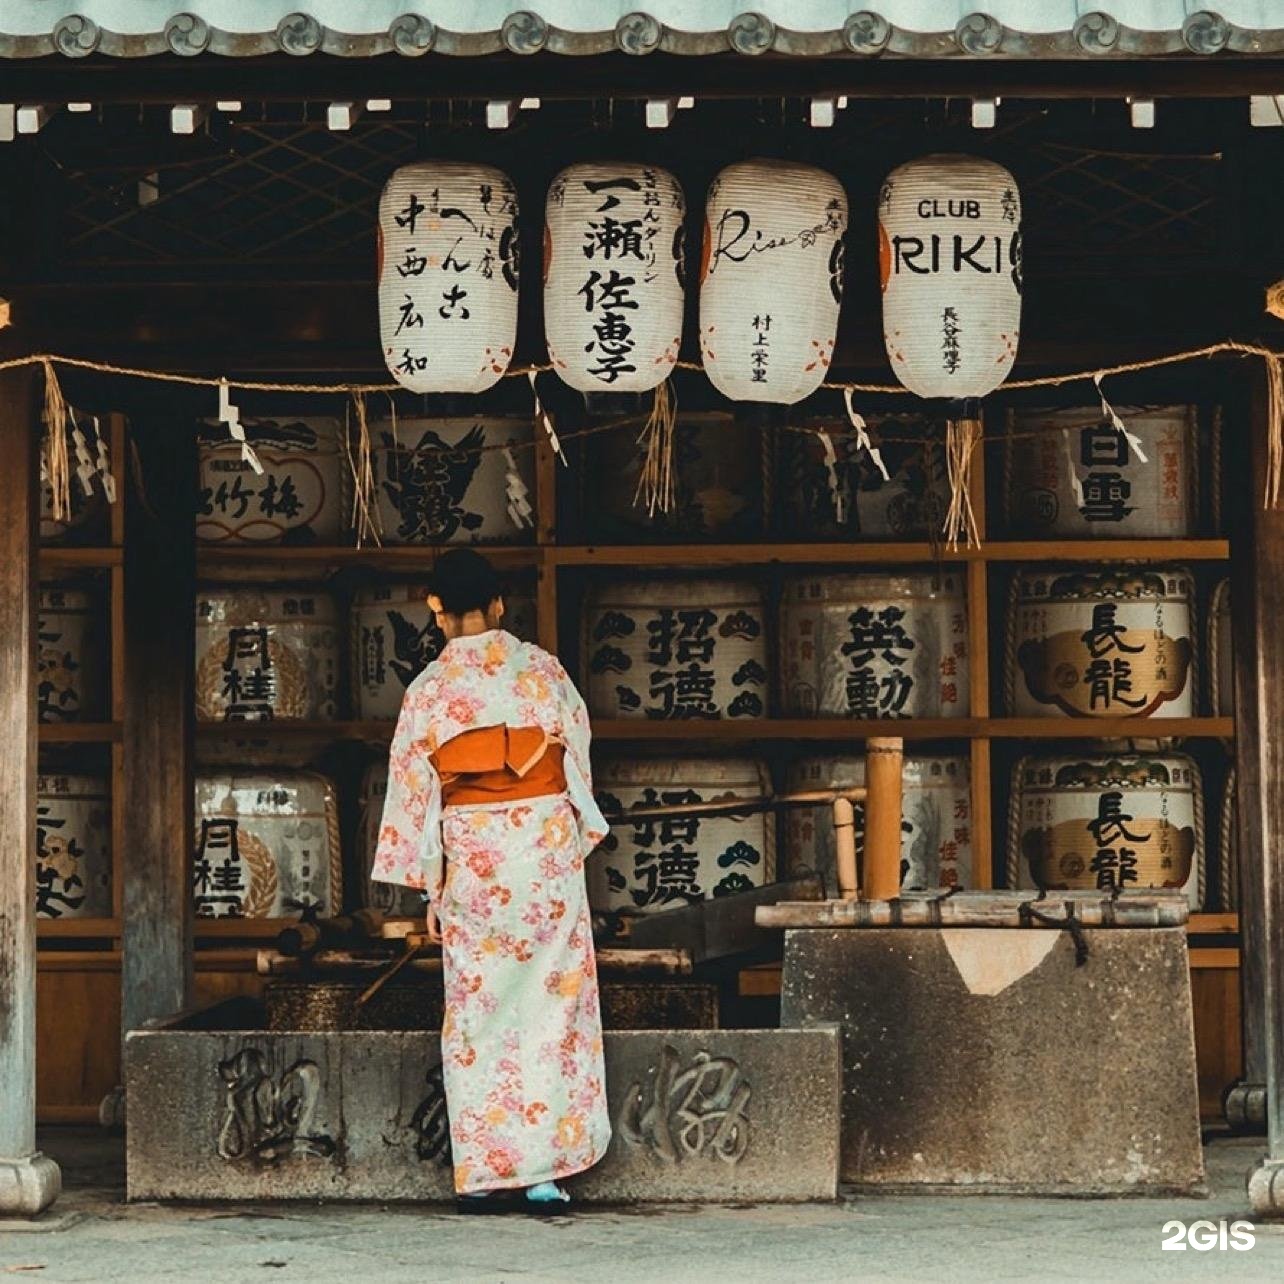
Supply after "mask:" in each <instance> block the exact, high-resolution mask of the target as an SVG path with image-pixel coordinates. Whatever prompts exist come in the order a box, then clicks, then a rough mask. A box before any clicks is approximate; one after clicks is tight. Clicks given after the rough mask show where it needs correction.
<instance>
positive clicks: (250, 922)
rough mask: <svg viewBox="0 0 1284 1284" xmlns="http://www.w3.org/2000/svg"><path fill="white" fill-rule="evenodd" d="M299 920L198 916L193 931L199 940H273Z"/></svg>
mask: <svg viewBox="0 0 1284 1284" xmlns="http://www.w3.org/2000/svg"><path fill="white" fill-rule="evenodd" d="M298 921H299V920H298V919H297V918H198V919H197V920H196V922H195V923H194V924H193V929H192V931H193V935H194V936H195V937H196V939H197V940H198V941H226V940H234V941H263V940H271V939H272V938H273V937H275V936H276V934H277V933H278V932H279V931H280V930H281V929H282V928H283V927H289V926H290V924H292V923H297V922H298Z"/></svg>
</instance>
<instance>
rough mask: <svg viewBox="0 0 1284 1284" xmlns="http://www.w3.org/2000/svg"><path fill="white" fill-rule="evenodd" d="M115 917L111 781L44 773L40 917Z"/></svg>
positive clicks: (39, 822)
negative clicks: (113, 912) (112, 887)
mask: <svg viewBox="0 0 1284 1284" xmlns="http://www.w3.org/2000/svg"><path fill="white" fill-rule="evenodd" d="M111 912H112V894H111V791H110V790H109V789H108V787H107V781H106V779H105V777H103V776H97V775H81V774H73V773H70V772H58V771H45V772H42V773H41V774H40V775H39V776H38V777H37V778H36V917H37V918H46V919H61V918H106V917H108V916H109V915H110V914H111Z"/></svg>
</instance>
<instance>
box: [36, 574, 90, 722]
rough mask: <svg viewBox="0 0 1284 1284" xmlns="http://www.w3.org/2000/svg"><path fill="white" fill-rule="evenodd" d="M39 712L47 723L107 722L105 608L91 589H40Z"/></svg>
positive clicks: (55, 586) (43, 586)
mask: <svg viewBox="0 0 1284 1284" xmlns="http://www.w3.org/2000/svg"><path fill="white" fill-rule="evenodd" d="M36 712H37V716H38V717H39V719H40V721H41V722H79V721H90V722H92V721H94V720H96V719H101V718H105V717H106V716H107V640H106V638H105V637H104V629H103V615H102V607H101V603H100V602H99V599H98V598H97V596H96V595H95V594H93V593H91V592H89V591H88V590H86V589H81V588H72V587H66V586H64V585H61V584H41V586H40V592H39V598H38V615H37V623H36Z"/></svg>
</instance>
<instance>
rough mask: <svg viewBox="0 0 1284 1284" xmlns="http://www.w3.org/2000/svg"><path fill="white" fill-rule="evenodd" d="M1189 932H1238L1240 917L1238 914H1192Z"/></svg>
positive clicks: (1188, 927)
mask: <svg viewBox="0 0 1284 1284" xmlns="http://www.w3.org/2000/svg"><path fill="white" fill-rule="evenodd" d="M1186 930H1187V931H1189V932H1192V933H1197V932H1238V931H1239V915H1238V914H1237V913H1234V912H1232V913H1221V914H1192V915H1191V916H1190V923H1189V924H1188V926H1187V929H1186Z"/></svg>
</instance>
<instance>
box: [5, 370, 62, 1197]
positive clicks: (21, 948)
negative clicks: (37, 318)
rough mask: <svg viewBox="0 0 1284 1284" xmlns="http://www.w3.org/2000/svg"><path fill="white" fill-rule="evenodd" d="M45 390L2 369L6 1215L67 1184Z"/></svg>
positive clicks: (22, 373) (28, 375) (24, 375)
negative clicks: (46, 1060) (57, 1057)
mask: <svg viewBox="0 0 1284 1284" xmlns="http://www.w3.org/2000/svg"><path fill="white" fill-rule="evenodd" d="M36 390H37V379H36V376H35V374H34V372H33V371H32V370H30V369H23V370H10V371H7V372H5V373H3V374H0V457H2V458H3V460H4V466H3V467H2V468H0V744H3V745H4V753H3V754H0V1213H20V1214H26V1215H28V1216H30V1215H33V1214H35V1213H38V1212H40V1211H42V1210H43V1209H45V1208H47V1207H48V1206H49V1205H50V1204H51V1203H53V1201H54V1200H55V1199H56V1198H57V1197H58V1192H59V1191H60V1190H61V1188H62V1180H61V1177H60V1175H59V1172H58V1166H57V1165H56V1164H55V1163H54V1162H53V1161H52V1160H51V1159H48V1158H46V1157H45V1156H43V1155H41V1154H40V1153H39V1152H38V1151H37V1150H36V864H35V851H34V840H35V834H36V770H37V767H36V753H37V749H36V574H37V572H36V542H37V511H38V509H39V495H40V474H39V465H38V459H39V453H40V452H39V441H40V427H39V420H38V418H37V415H36V404H37V402H36Z"/></svg>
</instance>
